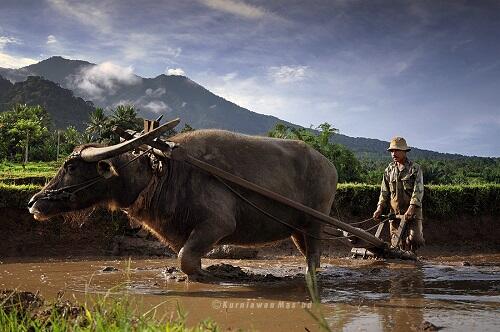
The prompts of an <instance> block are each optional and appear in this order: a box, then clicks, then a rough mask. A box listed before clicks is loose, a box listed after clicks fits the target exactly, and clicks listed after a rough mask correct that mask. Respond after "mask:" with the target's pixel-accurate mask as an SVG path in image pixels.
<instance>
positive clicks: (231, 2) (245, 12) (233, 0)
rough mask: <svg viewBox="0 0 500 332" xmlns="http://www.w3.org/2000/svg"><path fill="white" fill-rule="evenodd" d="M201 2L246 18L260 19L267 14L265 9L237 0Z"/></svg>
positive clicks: (207, 0)
mask: <svg viewBox="0 0 500 332" xmlns="http://www.w3.org/2000/svg"><path fill="white" fill-rule="evenodd" d="M200 2H201V3H202V4H204V5H205V6H207V7H210V8H212V9H215V10H218V11H221V12H226V13H229V14H233V15H237V16H240V17H243V18H247V19H260V18H263V17H264V16H266V15H269V14H270V13H268V12H267V11H266V10H265V9H263V8H261V7H257V6H253V5H249V4H246V3H244V2H243V1H237V0H200Z"/></svg>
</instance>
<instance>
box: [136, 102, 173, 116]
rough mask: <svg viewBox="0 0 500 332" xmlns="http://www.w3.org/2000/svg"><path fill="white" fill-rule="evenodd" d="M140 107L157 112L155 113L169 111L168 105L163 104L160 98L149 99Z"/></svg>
mask: <svg viewBox="0 0 500 332" xmlns="http://www.w3.org/2000/svg"><path fill="white" fill-rule="evenodd" d="M141 108H143V109H146V110H149V111H151V112H153V113H157V114H160V113H166V112H170V111H171V109H170V107H169V106H168V105H167V104H165V102H163V101H161V100H153V101H150V102H149V103H147V104H145V105H141Z"/></svg>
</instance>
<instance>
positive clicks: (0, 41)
mask: <svg viewBox="0 0 500 332" xmlns="http://www.w3.org/2000/svg"><path fill="white" fill-rule="evenodd" d="M7 44H21V41H20V40H19V39H17V38H14V37H8V36H0V50H2V49H3V48H4V47H5V45H7Z"/></svg>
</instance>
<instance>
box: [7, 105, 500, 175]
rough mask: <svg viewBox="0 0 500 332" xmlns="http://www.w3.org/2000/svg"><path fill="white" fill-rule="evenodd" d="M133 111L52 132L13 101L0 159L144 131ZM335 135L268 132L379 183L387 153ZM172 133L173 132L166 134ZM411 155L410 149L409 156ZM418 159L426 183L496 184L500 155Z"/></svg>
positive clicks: (46, 155) (102, 114)
mask: <svg viewBox="0 0 500 332" xmlns="http://www.w3.org/2000/svg"><path fill="white" fill-rule="evenodd" d="M137 113H138V110H137V109H136V108H134V107H133V106H130V105H119V106H117V107H116V108H115V109H111V110H107V111H105V110H103V109H102V108H94V109H93V112H91V113H90V114H89V118H88V120H87V121H86V122H85V124H84V129H83V130H78V129H77V128H75V127H73V126H69V127H67V128H66V129H64V130H56V129H55V128H56V127H55V125H54V122H53V120H52V119H51V118H50V116H49V113H48V112H47V111H46V110H45V109H44V108H43V107H41V106H39V105H37V106H28V105H26V104H16V105H14V106H12V107H11V108H10V109H9V110H8V111H6V112H0V161H1V160H5V161H10V162H23V163H26V162H28V161H54V160H57V159H61V158H64V157H65V156H67V155H69V154H70V153H71V151H73V148H74V147H75V146H77V145H80V144H84V143H90V142H98V143H103V144H114V143H117V142H118V141H119V137H118V136H117V135H116V134H115V133H114V132H113V128H114V127H115V126H120V127H122V128H124V129H132V130H135V131H141V130H142V126H143V119H141V118H139V117H138V116H137ZM190 130H194V129H193V128H192V127H191V126H189V125H187V124H186V125H185V126H184V128H182V130H181V132H184V131H190ZM337 133H338V130H337V129H335V128H333V127H332V125H330V124H328V123H323V124H321V125H320V126H318V127H317V128H310V129H305V128H294V127H289V126H287V125H284V124H281V123H278V124H276V125H275V127H274V128H272V130H270V131H269V133H268V136H271V137H277V138H282V139H298V140H302V141H304V142H306V143H307V144H309V145H310V146H312V147H313V148H314V149H316V150H317V151H319V152H320V153H321V154H323V155H324V156H326V157H327V158H328V159H329V160H330V161H331V162H332V163H333V164H334V165H335V166H336V168H337V171H338V173H339V182H341V183H366V184H379V183H380V181H381V178H382V174H383V171H384V168H385V167H387V164H388V163H389V162H390V158H389V154H388V155H387V159H386V160H384V159H380V157H373V158H371V157H368V156H366V155H365V156H364V157H361V158H359V157H356V155H355V154H354V153H353V152H352V151H351V150H349V149H348V148H347V147H345V146H344V145H342V144H338V143H333V142H332V141H333V140H332V138H335V136H336V135H337ZM174 134H176V131H174V130H172V131H171V132H169V133H168V135H174ZM412 153H413V151H412V152H410V153H409V157H410V159H412ZM420 155H421V154H417V156H420ZM416 161H417V162H418V163H419V164H420V165H421V166H422V167H423V171H424V182H425V183H426V184H486V183H497V184H498V183H500V158H479V157H461V158H457V156H456V155H453V158H450V159H449V160H443V159H421V158H417V159H416Z"/></svg>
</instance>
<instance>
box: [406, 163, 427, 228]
mask: <svg viewBox="0 0 500 332" xmlns="http://www.w3.org/2000/svg"><path fill="white" fill-rule="evenodd" d="M423 197H424V177H423V174H422V168H421V167H418V170H417V174H416V176H415V184H414V185H413V193H412V195H411V199H410V206H409V207H408V210H407V211H406V213H405V218H406V219H413V218H414V217H415V209H416V208H417V207H422V199H423Z"/></svg>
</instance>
